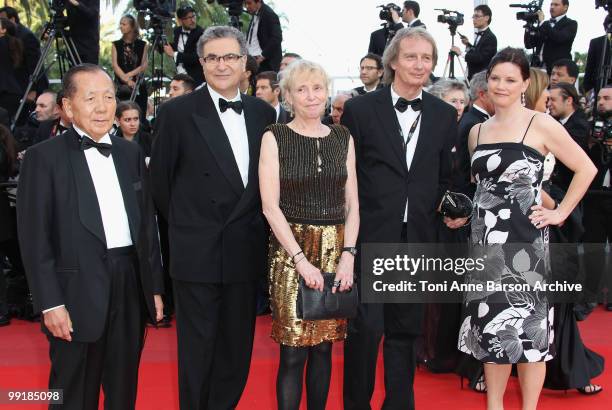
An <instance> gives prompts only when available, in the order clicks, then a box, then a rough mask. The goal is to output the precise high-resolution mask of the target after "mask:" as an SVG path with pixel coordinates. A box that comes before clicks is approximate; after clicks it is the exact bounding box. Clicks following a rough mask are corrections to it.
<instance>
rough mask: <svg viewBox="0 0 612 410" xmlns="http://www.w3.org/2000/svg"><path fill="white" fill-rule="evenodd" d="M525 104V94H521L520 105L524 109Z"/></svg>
mask: <svg viewBox="0 0 612 410" xmlns="http://www.w3.org/2000/svg"><path fill="white" fill-rule="evenodd" d="M525 104H527V102H526V101H525V93H521V105H522V106H523V107H524V106H525Z"/></svg>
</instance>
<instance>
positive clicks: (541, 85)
mask: <svg viewBox="0 0 612 410" xmlns="http://www.w3.org/2000/svg"><path fill="white" fill-rule="evenodd" d="M547 88H548V75H547V74H546V71H544V70H541V69H539V68H533V67H531V68H530V69H529V86H528V87H527V90H526V91H525V107H527V108H529V109H530V110H533V109H534V108H535V106H536V104H537V102H538V100H539V99H540V96H541V95H542V93H543V92H544V90H546V89H547Z"/></svg>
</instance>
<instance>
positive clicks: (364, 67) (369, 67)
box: [359, 65, 378, 71]
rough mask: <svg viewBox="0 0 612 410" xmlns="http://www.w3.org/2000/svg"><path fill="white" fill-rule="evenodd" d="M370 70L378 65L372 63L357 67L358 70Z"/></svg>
mask: <svg viewBox="0 0 612 410" xmlns="http://www.w3.org/2000/svg"><path fill="white" fill-rule="evenodd" d="M372 70H378V67H376V66H373V65H364V66H362V67H359V71H372Z"/></svg>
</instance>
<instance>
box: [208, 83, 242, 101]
mask: <svg viewBox="0 0 612 410" xmlns="http://www.w3.org/2000/svg"><path fill="white" fill-rule="evenodd" d="M206 88H208V92H209V93H210V97H211V98H212V99H213V101H215V103H217V104H218V103H219V98H223V99H224V100H227V101H240V100H241V97H240V90H239V89H238V88H237V87H236V95H235V96H234V97H232V98H225V97H224V96H222V95H221V94H220V93H218V92H217V91H216V90H215V89H214V88H212V87H211V86H210V84H206Z"/></svg>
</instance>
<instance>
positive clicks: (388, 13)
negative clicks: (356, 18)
mask: <svg viewBox="0 0 612 410" xmlns="http://www.w3.org/2000/svg"><path fill="white" fill-rule="evenodd" d="M378 7H380V8H381V10H380V13H379V14H378V17H379V18H380V19H381V20H383V21H384V23H383V24H382V26H383V27H382V28H379V29H378V30H376V31H373V32H372V33H371V34H370V45H369V46H368V53H374V54H377V55H379V56H381V57H382V55H383V53H384V52H385V48H386V47H387V44H388V43H389V42H390V41H391V39H392V38H393V36H394V35H395V33H396V32H397V31H398V30H400V29H402V28H404V25H403V24H402V23H401V18H400V13H401V9H400V7H399V6H398V5H397V4H395V3H387V4H385V5H382V6H378Z"/></svg>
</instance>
